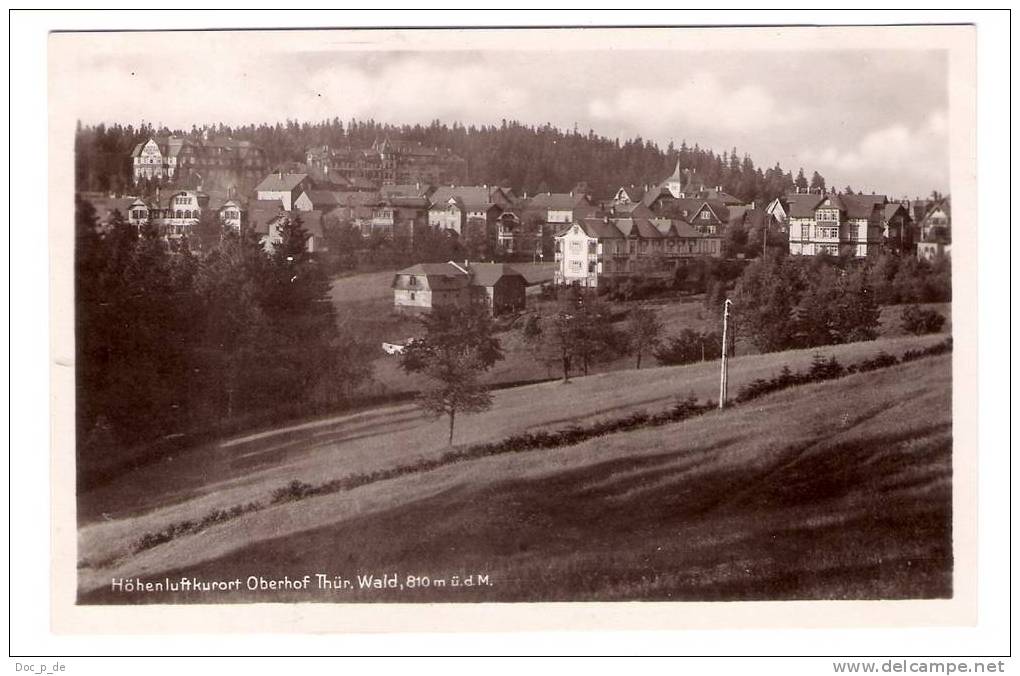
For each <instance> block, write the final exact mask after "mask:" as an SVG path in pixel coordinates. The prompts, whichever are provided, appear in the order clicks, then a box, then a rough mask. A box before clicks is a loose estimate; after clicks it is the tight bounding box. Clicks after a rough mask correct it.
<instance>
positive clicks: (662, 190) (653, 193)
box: [641, 184, 673, 207]
mask: <svg viewBox="0 0 1020 676" xmlns="http://www.w3.org/2000/svg"><path fill="white" fill-rule="evenodd" d="M660 197H668V198H669V199H673V193H671V192H670V191H669V188H667V187H666V186H664V185H661V184H660V185H657V186H655V187H654V188H652V189H651V190H649V191H648V192H646V193H645V195H644V197H642V198H641V203H642V204H644V205H645V206H646V207H651V206H652V205H653V204H655V203H656V201H658V200H659V198H660Z"/></svg>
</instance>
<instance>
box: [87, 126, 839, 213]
mask: <svg viewBox="0 0 1020 676" xmlns="http://www.w3.org/2000/svg"><path fill="white" fill-rule="evenodd" d="M203 132H209V133H210V134H211V135H221V136H231V137H233V138H235V139H238V140H248V141H251V142H253V143H255V144H257V145H258V146H259V147H261V148H262V149H263V150H264V151H265V153H266V156H267V159H268V160H269V162H270V165H271V166H273V167H275V166H278V165H280V164H283V163H285V162H303V161H304V158H305V150H306V149H308V148H309V147H312V146H317V145H324V144H325V145H330V146H334V147H346V146H350V147H354V148H368V147H370V146H371V145H372V143H373V142H375V141H379V140H382V139H386V138H389V139H391V140H404V141H409V142H413V143H422V144H423V145H426V146H429V147H435V148H440V149H444V150H447V151H449V152H451V153H453V154H455V155H457V156H459V157H461V158H463V159H464V160H466V163H467V169H466V171H467V175H465V176H463V177H461V181H462V182H463V183H467V184H489V185H492V184H499V185H506V186H511V187H513V188H514V189H515V190H518V191H522V192H528V193H531V194H534V193H537V192H547V191H553V192H567V191H569V190H571V189H572V188H573V187H575V185H576V184H577V183H578V182H584V183H586V184H587V186H588V188H589V189H590V190H591V192H592V194H593V195H595V196H596V197H608V196H610V195H611V194H612V192H613V191H614V190H615V189H616V188H618V187H619V186H621V185H641V186H643V185H652V184H655V183H657V182H659V181H661V180H662V179H663V178H664V177H666V176H668V175H669V174H670V173H671V172H672V171H673V169H674V167H675V165H676V162H677V161H678V160H679V162H680V165H681V166H682V167H684V168H688V169H693V170H695V171H696V172H697V174H698V176H699V177H700V178H701V180H702V181H703V182H704V183H705V184H706V185H708V186H712V187H714V186H716V185H719V186H722V187H723V189H724V190H725V191H726V192H728V193H730V194H732V195H734V196H736V197H739V198H741V199H742V200H744V201H745V202H750V201H752V200H757V201H759V202H767V201H769V200H771V199H773V198H775V197H777V196H779V195H782V194H784V193H786V192H791V191H792V190H793V189H794V188H795V187H803V188H808V187H815V188H819V187H820V188H824V187H825V179H824V178H823V177H822V176H821V175H820V174H819V173H818V172H817V171H816V172H813V174H812V177H811V180H810V181H809V180H808V178H807V177H806V175H805V173H804V169H802V168H801V169H799V170H798V172H797V174H796V175H794V174H793V173H792V172H791V171H790V170H788V169H784V168H783V167H781V166H780V165H779V164H778V163H777V164H776V165H775V166H772V167H767V168H762V167H760V166H757V165H755V163H754V162H753V160H752V159H751V157H750V156H749V155H747V154H742V153H740V152H738V150H737V149H736V148H732V149H730V150H728V151H727V150H724V151H723V152H722V153H716V152H714V151H713V150H710V149H706V148H701V147H700V146H699V145H698V144H697V143H695V144H694V145H688V143H687V142H686V141H682V142H681V143H680V145H679V146H675V145H674V144H673V143H672V142H670V143H669V144H668V145H666V147H661V146H660V145H659V144H657V143H655V142H653V141H650V140H647V139H643V138H641V137H636V138H631V139H624V140H621V139H619V138H608V137H606V136H602V135H599V134H596V133H595V132H594V131H592V130H588V132H587V133H581V132H580V131H578V130H577V129H573V130H562V129H559V128H557V127H554V126H553V125H550V124H542V125H527V124H524V123H521V122H519V121H516V120H503V121H502V122H501V123H500V124H498V125H495V124H494V125H464V124H461V123H459V122H454V123H452V124H446V123H442V122H439V121H438V120H433V121H432V122H431V123H429V124H402V125H395V124H382V123H379V122H376V121H374V120H356V119H352V120H349V121H348V122H347V123H346V124H344V123H343V122H341V120H340V119H339V118H333V119H331V120H323V121H321V122H315V123H311V122H298V121H295V120H288V121H287V122H285V123H276V124H265V123H263V124H258V125H255V124H249V125H242V126H228V125H223V124H206V125H201V126H199V125H192V127H191V128H190V129H183V128H175V129H171V128H167V127H159V128H157V127H154V126H153V125H151V124H141V125H137V126H135V125H130V124H128V125H121V124H112V125H105V124H98V125H94V126H93V125H82V124H80V123H79V125H78V127H77V130H76V134H75V178H76V185H77V187H78V190H90V191H93V190H98V191H115V192H123V191H125V190H128V189H129V188H130V187H131V184H132V183H131V181H132V173H131V172H132V166H131V157H130V153H131V151H132V149H133V148H134V146H135V145H136V144H137V143H141V142H143V141H146V140H148V139H149V138H151V137H153V136H166V135H170V134H174V135H177V136H191V137H193V138H197V137H199V136H200V135H201V134H202V133H203Z"/></svg>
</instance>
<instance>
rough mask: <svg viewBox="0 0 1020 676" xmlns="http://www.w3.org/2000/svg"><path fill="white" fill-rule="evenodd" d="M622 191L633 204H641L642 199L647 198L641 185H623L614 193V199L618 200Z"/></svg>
mask: <svg viewBox="0 0 1020 676" xmlns="http://www.w3.org/2000/svg"><path fill="white" fill-rule="evenodd" d="M620 191H623V192H624V193H626V195H627V197H628V198H630V201H631V202H640V201H641V198H642V197H644V196H645V189H644V188H643V187H642V186H639V185H621V186H620V187H619V188H617V190H616V192H615V193H613V197H614V198H616V197H617V196H618V195H619V194H620Z"/></svg>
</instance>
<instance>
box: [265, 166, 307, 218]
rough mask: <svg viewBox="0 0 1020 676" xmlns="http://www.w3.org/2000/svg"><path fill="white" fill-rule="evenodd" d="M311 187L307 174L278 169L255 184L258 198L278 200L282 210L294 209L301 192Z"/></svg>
mask: <svg viewBox="0 0 1020 676" xmlns="http://www.w3.org/2000/svg"><path fill="white" fill-rule="evenodd" d="M311 189H312V182H311V179H309V178H308V174H288V173H284V172H282V171H278V172H275V173H272V174H269V175H268V176H266V177H265V178H264V179H262V182H261V183H259V184H258V185H257V186H255V195H256V199H258V200H279V201H280V204H281V205H283V210H284V211H290V210H291V209H295V208H296V206H295V203H296V202H297V200H298V198H299V197H300V196H301V193H303V192H305V191H306V190H311Z"/></svg>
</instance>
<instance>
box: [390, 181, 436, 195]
mask: <svg viewBox="0 0 1020 676" xmlns="http://www.w3.org/2000/svg"><path fill="white" fill-rule="evenodd" d="M433 192H435V188H434V187H433V186H431V185H428V184H426V183H401V184H398V185H384V186H382V187H381V188H379V194H381V195H382V196H383V197H428V196H429V195H431V194H432V193H433Z"/></svg>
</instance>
